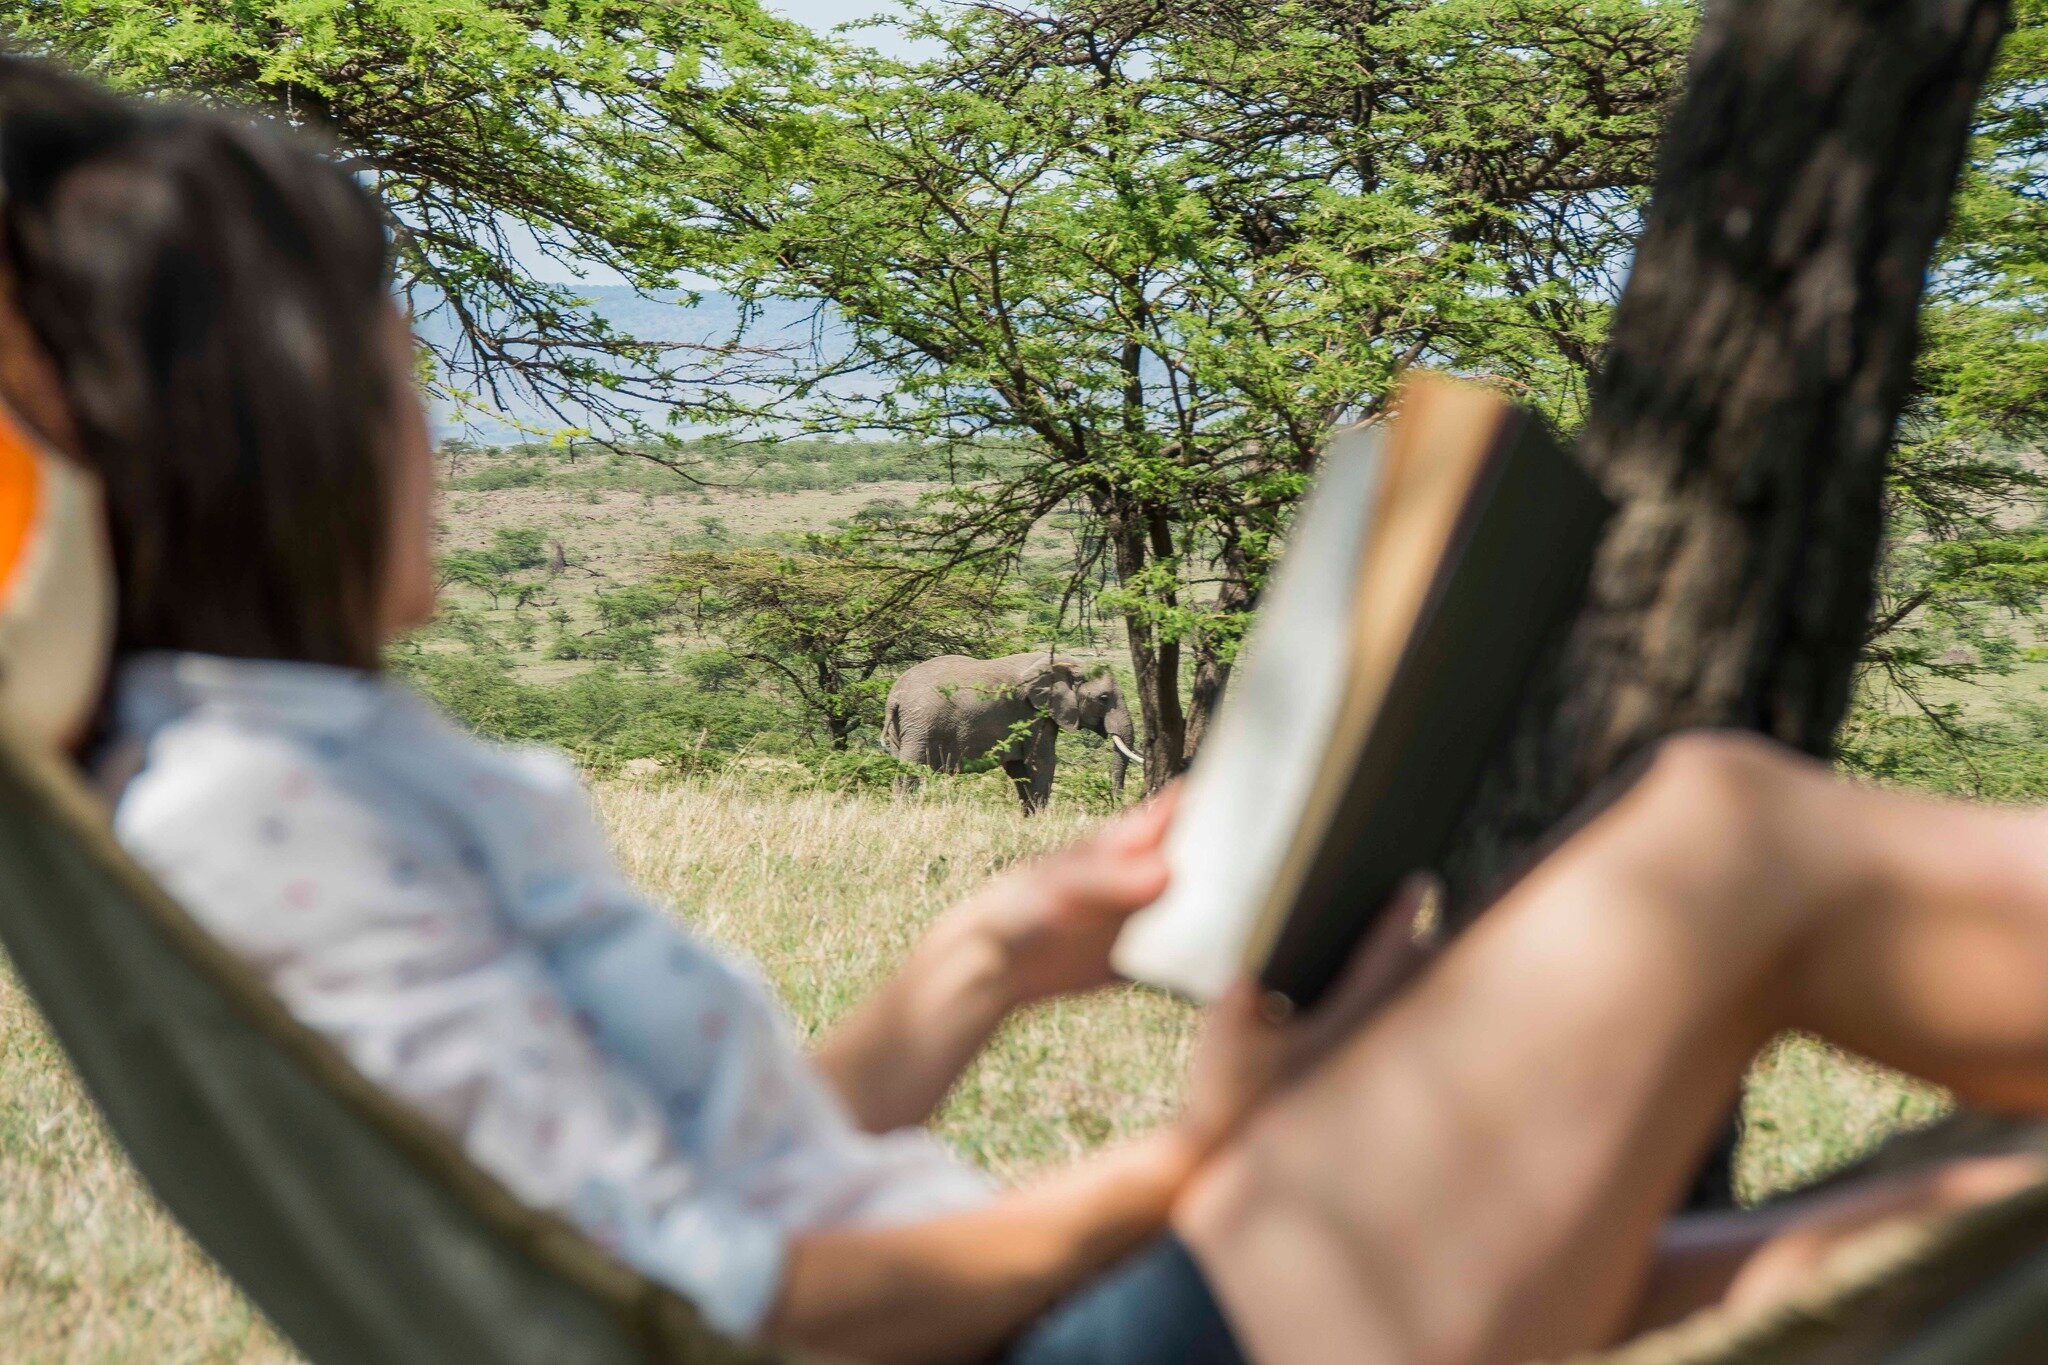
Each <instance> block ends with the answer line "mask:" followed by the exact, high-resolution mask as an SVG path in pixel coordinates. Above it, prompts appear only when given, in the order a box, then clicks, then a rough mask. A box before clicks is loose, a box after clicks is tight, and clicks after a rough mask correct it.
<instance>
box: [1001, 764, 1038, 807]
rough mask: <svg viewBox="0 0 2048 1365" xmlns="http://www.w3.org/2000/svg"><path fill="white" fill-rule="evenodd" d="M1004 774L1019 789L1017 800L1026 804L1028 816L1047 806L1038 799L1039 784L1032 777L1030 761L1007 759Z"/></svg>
mask: <svg viewBox="0 0 2048 1365" xmlns="http://www.w3.org/2000/svg"><path fill="white" fill-rule="evenodd" d="M1003 772H1004V773H1006V774H1007V775H1008V776H1009V779H1010V784H1011V785H1012V786H1014V787H1015V788H1016V789H1017V799H1018V800H1019V801H1021V802H1022V803H1023V804H1024V813H1025V814H1026V815H1030V814H1033V813H1034V812H1036V811H1037V810H1038V808H1039V807H1040V806H1041V805H1043V804H1045V803H1044V802H1042V801H1040V800H1039V799H1038V798H1037V792H1036V788H1037V785H1038V784H1037V782H1036V780H1035V779H1034V777H1033V775H1032V771H1031V760H1030V759H1028V758H1006V759H1004V760H1003Z"/></svg>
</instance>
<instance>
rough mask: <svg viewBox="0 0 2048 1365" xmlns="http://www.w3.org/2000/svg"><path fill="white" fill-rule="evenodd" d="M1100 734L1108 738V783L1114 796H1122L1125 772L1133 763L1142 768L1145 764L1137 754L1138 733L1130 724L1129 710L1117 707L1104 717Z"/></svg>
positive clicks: (1125, 707) (1124, 707)
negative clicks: (1112, 788)
mask: <svg viewBox="0 0 2048 1365" xmlns="http://www.w3.org/2000/svg"><path fill="white" fill-rule="evenodd" d="M1102 733H1104V734H1105V735H1108V736H1109V783H1110V785H1111V786H1113V787H1115V788H1116V794H1117V795H1118V796H1122V795H1123V794H1124V773H1125V771H1126V770H1127V769H1128V768H1129V767H1130V765H1131V764H1133V763H1137V764H1139V765H1140V766H1141V767H1142V766H1143V764H1144V762H1145V760H1144V759H1143V758H1142V757H1140V756H1139V754H1138V747H1137V738H1138V731H1137V728H1136V727H1135V726H1133V725H1132V724H1131V711H1130V708H1129V707H1127V706H1119V707H1117V708H1116V709H1115V710H1114V711H1111V712H1110V713H1109V714H1108V715H1106V716H1104V717H1103V718H1102Z"/></svg>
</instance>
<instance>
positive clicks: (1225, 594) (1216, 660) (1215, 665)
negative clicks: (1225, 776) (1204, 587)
mask: <svg viewBox="0 0 2048 1365" xmlns="http://www.w3.org/2000/svg"><path fill="white" fill-rule="evenodd" d="M1218 566H1219V567H1220V568H1221V569H1222V571H1223V581H1222V583H1221V584H1220V585H1219V586H1218V587H1217V589H1216V607H1215V610H1216V614H1217V615H1218V616H1226V615H1230V614H1234V613H1237V612H1243V611H1249V610H1251V608H1252V606H1253V602H1252V590H1251V586H1250V585H1249V584H1248V583H1246V582H1245V563H1244V551H1243V550H1242V548H1240V547H1239V545H1238V543H1237V541H1235V540H1229V541H1226V542H1225V543H1224V546H1223V550H1222V553H1221V554H1220V555H1219V556H1218ZM1228 681H1230V665H1229V664H1227V663H1225V662H1223V659H1222V656H1221V654H1220V653H1219V652H1218V650H1217V647H1216V642H1215V641H1214V640H1211V639H1207V638H1203V639H1197V640H1196V641H1195V680H1194V682H1193V684H1192V685H1191V687H1190V689H1189V696H1188V734H1187V757H1188V761H1189V762H1190V763H1192V762H1194V759H1195V755H1196V754H1197V753H1199V752H1200V751H1201V748H1202V739H1203V737H1204V736H1205V735H1207V734H1208V732H1209V722H1210V720H1212V719H1213V718H1214V717H1215V715H1216V708H1217V707H1218V706H1220V705H1221V704H1222V702H1223V685H1224V684H1225V683H1226V682H1228Z"/></svg>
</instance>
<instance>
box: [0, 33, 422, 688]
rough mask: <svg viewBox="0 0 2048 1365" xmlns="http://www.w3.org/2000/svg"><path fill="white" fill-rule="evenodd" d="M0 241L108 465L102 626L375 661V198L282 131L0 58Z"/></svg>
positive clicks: (202, 646) (39, 333)
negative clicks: (110, 588) (109, 618)
mask: <svg viewBox="0 0 2048 1365" xmlns="http://www.w3.org/2000/svg"><path fill="white" fill-rule="evenodd" d="M0 259H4V262H5V264H6V265H7V266H9V267H10V268H11V270H12V273H13V274H14V276H15V289H16V294H17V298H18V300H19V306H20V308H21V311H22V313H23V315H24V317H25V319H26V321H27V323H28V325H29V327H30V328H31V330H32V331H33V332H34V333H35V334H36V337H37V338H38V340H39V341H40V342H41V343H42V345H43V346H44V348H45V349H47V351H48V352H49V356H50V359H51V361H52V362H53V364H54V366H55V369H56V371H57V373H58V375H59V376H60V378H61V380H62V386H63V390H64V397H65V399H66V401H67V402H68V403H69V405H70V407H71V411H72V416H73V419H74V422H75V425H76V428H77V435H78V444H79V446H80V451H79V454H80V455H81V457H82V458H84V459H85V460H86V461H87V462H88V463H89V464H90V465H92V466H93V467H94V468H95V469H96V470H97V471H98V472H99V473H100V475H101V476H102V477H103V478H104V480H105V482H106V489H107V501H108V519H109V523H110V526H111V530H112V538H113V545H114V557H115V569H116V575H117V580H118V586H119V591H120V608H119V626H118V633H117V639H116V647H117V649H119V650H120V651H122V652H132V651H137V650H145V649H177V650H197V651H201V652H205V653H211V654H226V655H237V656H241V657H248V658H280V659H301V660H308V661H312V662H318V663H333V664H346V665H353V666H356V667H363V668H370V667H375V666H376V663H377V643H378V641H377V612H378V607H379V602H380V595H381V584H382V582H383V578H384V571H385V558H386V542H387V540H388V539H389V535H388V529H387V528H388V523H389V518H390V507H389V491H388V490H389V488H390V484H391V480H390V471H389V470H388V468H387V465H386V459H385V456H384V453H383V452H384V450H385V449H386V448H387V446H388V444H389V440H390V437H389V433H390V431H391V429H392V428H391V417H392V398H393V393H392V389H393V365H392V354H393V352H392V348H391V344H390V339H389V336H388V334H387V332H386V330H385V329H386V328H387V327H388V326H389V323H388V320H387V317H388V313H387V310H388V306H389V305H388V298H389V294H388V275H389V251H388V245H387V241H386V237H385V233H384V225H383V220H382V217H381V215H380V213H379V211H378V208H377V205H376V203H375V201H374V200H373V199H372V198H371V196H370V195H369V194H368V193H366V192H365V191H364V190H363V188H362V187H361V186H360V185H358V184H357V183H356V182H355V181H354V180H353V179H352V178H351V177H350V176H349V175H348V174H347V173H346V172H345V171H343V170H342V169H340V168H339V167H337V166H336V165H334V164H333V163H331V162H330V161H328V160H326V159H324V158H323V157H322V156H321V155H320V154H319V153H318V152H316V151H315V150H314V149H313V148H312V147H311V146H309V145H307V144H306V143H305V142H303V141H302V140H300V139H298V138H296V137H293V136H289V135H286V134H283V133H279V132H274V131H270V130H267V129H264V128H262V127H259V126H257V125H255V124H253V123H248V122H244V121H242V120H239V119H236V118H232V117H230V116H228V115H225V114H219V113H214V112H211V111H207V110H203V109H198V108H194V107H188V106H184V105H175V104H171V105H166V104H158V103H146V102H143V101H141V100H135V99H129V98H125V97H122V96H117V95H114V94H112V93H110V92H108V91H105V90H103V89H101V88H99V87H97V86H94V85H92V84H89V83H87V82H86V81H83V80H81V79H79V78H78V77H75V76H72V75H69V74H67V73H65V72H63V71H61V70H59V69H57V68H55V67H53V66H51V65H49V64H47V63H43V62H37V61H31V60H27V59H23V58H15V57H5V56H0Z"/></svg>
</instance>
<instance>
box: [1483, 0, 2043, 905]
mask: <svg viewBox="0 0 2048 1365" xmlns="http://www.w3.org/2000/svg"><path fill="white" fill-rule="evenodd" d="M2004 12H2005V6H2004V5H2003V4H2002V3H1999V2H1998V0H1902V2H1901V3H1891V4H1876V3H1851V2H1850V0H1832V2H1830V0H1732V2H1731V3H1725V4H1721V5H1718V6H1716V7H1715V8H1714V9H1713V10H1712V11H1711V12H1710V14H1709V16H1708V18H1707V21H1706V23H1705V25H1704V27H1703V29H1702V32H1701V34H1700V37H1699V42H1698V45H1697V47H1696V48H1695V50H1694V55H1693V67H1692V77H1691V81H1690V84H1689V87H1688V89H1687V92H1686V95H1685V98H1684V100H1683V101H1682V102H1681V104H1680V106H1679V108H1678V110H1677V113H1676V115H1675V117H1674V118H1673V120H1672V123H1671V127H1670V129H1669V131H1668V133H1667V135H1666V141H1665V146H1664V151H1663V159H1662V164H1661V166H1660V169H1659V174H1658V178H1657V185H1656V190H1655V193H1654V197H1653V199H1652V202H1651V205H1650V209H1649V214H1648V221H1647V224H1646V228H1645V232H1644V236H1643V241H1642V245H1641V248H1640V250H1639V252H1638V255H1637V260H1636V265H1635V268H1634V271H1633V273H1632V274H1631V275H1630V278H1629V281H1628V285H1627V288H1626V289H1625V290H1624V292H1623V295H1622V299H1621V303H1620V306H1619V309H1618V310H1617V312H1616V315H1615V322H1614V332H1613V338H1612V341H1611V343H1610V350H1609V355H1608V360H1607V364H1606V367H1605V370H1604V372H1603V373H1602V375H1601V376H1600V380H1599V383H1598V385H1597V387H1596V391H1595V397H1594V403H1593V409H1592V414H1591V417H1590V419H1589V421H1588V423H1587V427H1586V432H1585V436H1584V439H1583V441H1582V443H1581V446H1580V453H1581V456H1582V458H1583V459H1584V460H1585V461H1586V463H1587V464H1588V466H1589V467H1590V468H1591V469H1592V470H1593V471H1594V472H1595V474H1596V475H1597V476H1598V477H1599V478H1600V479H1601V481H1602V482H1603V483H1604V485H1605V486H1606V488H1607V490H1608V492H1609V493H1610V495H1612V496H1613V497H1614V498H1615V500H1616V502H1617V504H1618V506H1619V511H1618V513H1617V515H1616V517H1615V521H1614V523H1613V526H1612V527H1611V529H1610V532H1609V535H1608V537H1607V541H1606V544H1605V545H1604V546H1603V547H1602V549H1601V551H1600V555H1599V558H1598V560H1597V562H1596V566H1595V568H1594V572H1593V581H1592V588H1591V592H1590V594H1589V597H1588V601H1587V604H1586V606H1585V609H1584V611H1583V613H1582V614H1581V616H1580V618H1579V620H1578V622H1577V624H1576V626H1575V627H1574V629H1573V631H1572V633H1571V636H1570V638H1569V639H1568V640H1567V641H1566V643H1565V645H1564V647H1563V650H1562V658H1561V660H1560V662H1559V664H1558V666H1557V667H1556V668H1555V670H1554V671H1553V672H1552V674H1551V676H1550V677H1549V679H1548V682H1547V684H1546V685H1544V686H1541V687H1539V688H1538V689H1536V695H1534V696H1533V697H1532V699H1531V702H1530V704H1529V705H1528V706H1526V707H1525V709H1524V712H1523V714H1522V715H1521V717H1520V718H1519V720H1518V723H1517V724H1516V726H1515V727H1514V730H1513V733H1512V735H1511V736H1510V737H1509V739H1508V741H1507V742H1506V743H1505V744H1504V746H1503V748H1502V750H1501V752H1500V753H1499V755H1498V756H1497V762H1496V765H1495V770H1494V772H1493V773H1492V775H1491V777H1490V778H1489V780H1488V782H1487V784H1486V787H1485V790H1484V791H1483V792H1482V794H1481V797H1480V799H1479V800H1478V801H1477V802H1476V803H1475V806H1474V809H1473V811H1472V812H1471V814H1470V815H1469V816H1468V818H1467V824H1466V829H1465V833H1464V838H1463V840H1462V848H1461V850H1460V852H1459V855H1458V856H1457V858H1456V859H1455V860H1454V862H1453V865H1452V867H1451V868H1450V873H1451V878H1450V879H1451V882H1452V887H1453V892H1454V898H1455V901H1456V903H1457V905H1458V907H1459V909H1460V911H1461V913H1466V914H1469V912H1470V911H1471V909H1472V907H1473V906H1475V905H1476V904H1477V903H1478V902H1479V901H1481V900H1482V899H1483V898H1484V897H1485V896H1486V895H1487V894H1488V893H1489V891H1490V890H1491V889H1493V888H1494V887H1496V886H1497V885H1498V884H1499V882H1500V880H1501V878H1502V877H1503V875H1504V874H1505V873H1506V872H1507V871H1508V870H1509V869H1511V868H1512V867H1514V866H1515V864H1516V863H1517V862H1518V861H1519V860H1520V858H1521V857H1522V856H1523V855H1524V853H1525V852H1526V851H1527V850H1528V849H1529V848H1530V847H1531V845H1532V844H1533V843H1534V841H1535V840H1536V839H1537V838H1539V837H1540V836H1541V835H1542V833H1543V832H1544V831H1545V830H1546V829H1548V828H1549V827H1551V826H1552V825H1553V824H1555V823H1556V821H1557V820H1558V819H1559V818H1560V817H1562V816H1563V815H1564V814H1565V813H1566V812H1567V811H1568V810H1569V809H1570V808H1571V807H1572V806H1573V804H1575V803H1576V802H1577V801H1579V800H1580V799H1581V798H1582V797H1583V796H1585V794H1586V793H1587V791H1588V790H1589V789H1590V788H1591V787H1592V786H1593V785H1594V784H1595V783H1596V782H1598V781H1599V780H1600V779H1601V778H1602V777H1604V776H1605V775H1606V774H1608V773H1609V772H1611V771H1613V770H1614V768H1615V767H1616V766H1617V765H1619V764H1621V763H1623V762H1625V761H1626V760H1627V759H1629V758H1630V756H1631V755H1634V754H1636V753H1638V752H1640V751H1642V750H1643V749H1644V748H1645V747H1646V746H1648V745H1650V744H1652V743H1653V742H1655V741H1656V740H1657V739H1659V738H1660V737H1662V736H1664V735H1667V734H1670V733H1672V732H1673V731H1676V730H1681V729H1685V728H1688V727H1694V726H1702V725H1734V726H1744V727H1748V728H1751V729H1755V730H1760V731H1762V732H1764V733H1766V734H1770V735H1774V736H1776V737H1777V738H1779V739H1781V740H1783V741H1785V742H1786V743H1788V744H1791V745H1794V746H1796V747H1798V748H1801V749H1804V750H1806V751H1808V752H1810V753H1815V754H1825V753H1827V752H1828V751H1829V748H1830V746H1831V744H1832V741H1833V737H1834V733H1835V728H1836V726H1837V725H1838V724H1839V723H1840V721H1841V718H1842V715H1843V712H1844V710H1845V709H1846V707H1847V703H1848V700H1849V690H1850V684H1851V681H1852V679H1853V674H1854V669H1855V664H1856V660H1857V655H1858V650H1859V648H1860V646H1861V644H1862V640H1863V634H1864V628H1865V622H1866V618H1867V616H1868V614H1869V611H1870V604H1871V597H1872V590H1871V583H1872V572H1873V569H1874V566H1875V563H1876V558H1877V551H1878V546H1879V542H1880V538H1881V534H1882V530H1883V526H1882V515H1881V513H1882V495H1883V486H1884V467H1885V455H1886V452H1887V450H1888V448H1889V446H1890V444H1891V439H1892V430H1893V426H1894V424H1895V423H1896V421H1897V419H1898V415H1899V410H1900V407H1901V404H1902V403H1903V401H1904V398H1905V394H1906V388H1907V382H1908V379H1909V377H1910V373H1911V367H1912V360H1913V352H1914V345H1915V340H1916V328H1915V316H1916V313H1917V310H1918V305H1919V300H1920V293H1921V285H1922V281H1923V279H1924V277H1925V274H1926V271H1927V264H1928V260H1929V258H1930V256H1931V255H1932V252H1933V248H1934V242H1935V238H1936V236H1937V234H1938V233H1939V232H1940V230H1941V227H1942V225H1943V223H1944V221H1945V219H1946V217H1947V210H1948V200H1949V196H1950V194H1951V193H1952V192H1953V190H1954V186H1955V181H1956V175H1957V172H1958V169H1959V168H1960V166H1961V162H1962V156H1963V151H1964V148H1965V144H1966V142H1967V139H1968V134H1969V130H1970V124H1971V116H1972V114H1973V112H1974V110H1975V107H1976V101H1977V92H1978V90H1979V88H1980V86H1981V85H1982V83H1983V79H1984V76H1985V73H1986V71H1987V69H1988V67H1989V64H1990V61H1991V57H1992V53H1993V51H1994V49H1995V48H1996V45H1997V41H1998V37H1999V34H2000V32H2001V30H2002V26H2003V20H2004Z"/></svg>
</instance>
